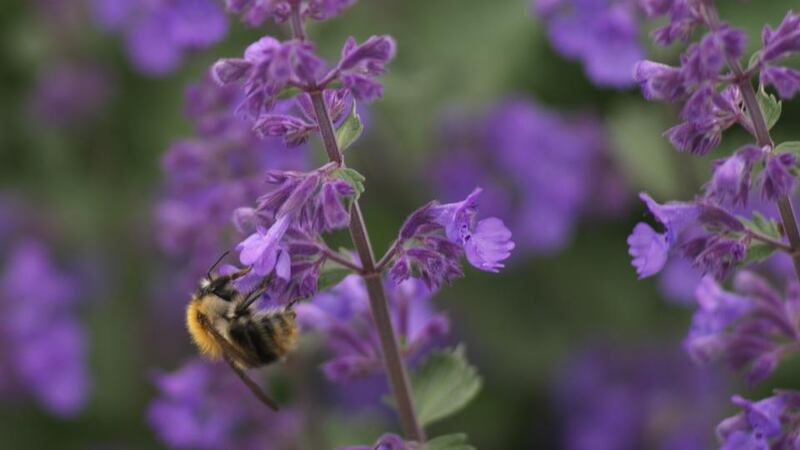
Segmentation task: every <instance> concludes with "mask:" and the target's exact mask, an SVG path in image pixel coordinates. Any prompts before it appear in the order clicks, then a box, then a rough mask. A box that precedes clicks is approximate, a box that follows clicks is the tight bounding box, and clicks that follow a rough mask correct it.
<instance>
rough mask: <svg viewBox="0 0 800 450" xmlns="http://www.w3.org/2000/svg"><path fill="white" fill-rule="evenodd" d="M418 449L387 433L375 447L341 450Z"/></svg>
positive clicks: (350, 447)
mask: <svg viewBox="0 0 800 450" xmlns="http://www.w3.org/2000/svg"><path fill="white" fill-rule="evenodd" d="M418 448H419V446H417V445H413V444H410V443H407V442H406V441H404V440H403V438H401V437H400V436H398V435H396V434H394V433H386V434H384V435H383V436H381V437H380V438H379V439H378V440H377V441H376V442H375V445H372V446H369V445H352V446H348V447H342V448H340V449H339V450H417V449H418Z"/></svg>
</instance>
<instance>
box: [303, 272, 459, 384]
mask: <svg viewBox="0 0 800 450" xmlns="http://www.w3.org/2000/svg"><path fill="white" fill-rule="evenodd" d="M385 286H386V289H387V293H388V296H389V306H390V309H391V315H392V323H393V324H394V326H395V331H396V333H397V336H398V339H399V341H400V342H401V351H402V354H403V357H404V358H405V359H406V360H409V361H411V360H414V359H416V358H418V357H419V356H420V355H422V354H423V353H425V352H426V351H427V350H429V349H430V348H431V346H432V345H433V344H435V343H436V342H437V340H439V339H441V338H442V337H444V336H445V335H446V334H447V333H448V331H449V321H448V319H447V316H446V315H445V314H443V313H436V312H435V311H434V310H433V309H432V307H431V305H430V299H431V296H432V295H433V292H432V291H431V290H430V289H428V288H427V287H426V286H425V284H424V283H422V282H421V281H419V280H416V279H412V280H407V281H404V282H402V283H400V284H399V285H395V284H394V283H388V282H387V283H385ZM295 308H296V310H297V316H298V321H299V322H300V324H301V326H302V327H303V328H304V329H306V330H312V331H317V332H320V333H323V334H324V335H325V338H326V339H325V342H326V344H327V346H328V348H329V350H330V351H331V353H332V354H333V357H332V358H331V359H329V360H328V361H326V362H325V363H324V364H323V365H322V370H323V372H324V373H325V376H326V377H327V378H328V379H329V380H331V381H334V382H348V381H351V380H353V379H356V378H361V377H364V376H366V375H370V374H374V373H378V372H380V371H381V370H382V369H383V362H382V359H381V353H380V343H379V341H378V335H377V332H376V330H375V329H374V323H373V321H372V316H371V312H370V309H369V301H368V298H367V292H366V288H365V286H364V281H363V280H362V279H361V278H360V277H358V276H356V275H349V276H347V277H345V279H344V280H342V282H340V283H339V284H338V285H336V286H334V287H333V288H332V289H331V290H329V291H326V292H321V293H319V294H317V295H316V297H314V299H313V300H312V301H311V302H305V303H301V304H299V305H297V306H296V307H295Z"/></svg>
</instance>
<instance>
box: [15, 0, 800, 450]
mask: <svg viewBox="0 0 800 450" xmlns="http://www.w3.org/2000/svg"><path fill="white" fill-rule="evenodd" d="M721 3H724V4H723V5H721V9H722V16H723V17H726V18H728V19H729V20H730V21H731V22H733V23H734V24H735V25H738V26H742V27H745V28H747V29H748V30H749V31H750V35H751V36H757V35H758V33H759V30H760V27H761V25H762V24H763V23H765V22H770V23H776V22H777V21H779V20H780V18H782V16H783V15H784V13H785V11H786V10H788V9H789V8H790V7H792V6H796V5H795V4H794V2H793V1H789V0H785V1H777V0H776V1H770V2H747V3H741V2H721ZM38 8H39V7H37V5H36V2H21V1H10V2H8V1H7V2H2V3H0V37H2V39H0V60H1V61H2V64H0V80H2V82H1V83H0V99H1V100H0V149H1V151H0V155H1V158H2V160H0V179H2V190H3V192H11V193H16V194H19V195H21V196H23V197H24V198H25V199H26V200H28V201H29V202H31V204H32V205H34V207H35V209H36V210H37V211H38V212H39V213H41V214H44V215H45V216H46V217H47V220H48V222H49V224H50V225H51V226H52V227H53V228H54V229H57V230H58V233H57V234H58V235H59V236H60V237H61V238H62V240H63V243H64V244H63V245H61V246H60V247H59V251H60V252H64V253H67V254H70V255H75V257H76V258H78V259H80V258H87V259H91V260H92V261H94V262H96V263H97V267H99V270H98V273H97V278H98V279H100V281H101V283H100V284H99V286H100V288H98V289H95V290H94V291H93V293H92V295H91V298H88V299H87V300H86V301H85V302H84V303H83V305H82V309H81V317H82V319H83V321H84V323H85V324H86V326H87V329H88V333H89V336H90V350H89V351H90V368H91V373H92V378H93V385H94V387H93V390H92V395H91V399H90V402H89V405H88V407H87V409H86V410H85V411H84V413H83V414H81V415H80V416H78V417H77V418H75V419H70V420H58V419H55V418H52V417H50V416H48V415H47V414H45V413H43V412H41V411H40V410H39V409H37V408H36V407H35V406H34V405H33V404H31V403H25V402H5V403H2V404H0V436H2V439H3V444H0V446H2V447H3V448H8V449H23V448H24V449H28V448H32V449H38V448H59V449H61V448H63V449H73V448H75V449H99V448H121V449H139V448H160V446H161V444H160V443H159V442H158V441H157V440H156V438H155V435H154V433H153V432H152V431H151V430H150V429H149V427H148V426H147V424H146V422H145V416H144V411H145V408H146V406H147V404H148V402H149V401H150V399H151V398H152V396H153V395H154V388H153V386H152V384H151V382H150V381H149V379H148V374H149V373H150V371H151V370H152V369H153V368H155V367H163V368H170V369H171V368H174V367H177V366H178V364H179V363H180V361H176V360H175V353H174V352H173V353H172V354H169V353H170V352H163V351H160V350H159V349H158V347H159V337H160V336H158V335H153V334H152V330H153V328H152V325H151V324H150V321H151V320H152V317H153V314H154V313H153V304H154V302H153V300H152V297H153V292H155V291H157V290H158V286H157V284H158V283H168V282H169V279H164V277H162V276H159V272H161V271H163V270H165V268H166V267H167V266H168V263H167V262H166V261H164V258H163V256H162V255H161V254H160V252H159V251H158V250H157V249H156V247H155V245H154V243H153V233H154V231H153V226H152V218H153V212H152V208H153V204H154V201H155V200H156V199H157V198H158V195H159V192H160V186H161V184H162V174H161V172H160V169H159V158H160V157H161V155H162V154H163V153H164V151H165V150H166V148H167V147H168V146H169V144H170V142H171V141H172V140H174V139H176V138H178V137H182V136H188V135H190V133H191V129H190V126H189V123H188V122H187V120H186V119H185V118H184V116H183V112H182V111H183V105H182V102H183V92H184V86H185V84H186V83H187V82H189V81H193V80H197V79H199V78H201V77H202V75H203V74H204V73H205V71H206V70H207V68H208V67H209V65H210V64H211V63H212V62H213V61H215V60H216V59H217V58H219V57H223V56H232V55H234V56H235V55H239V54H241V51H242V49H243V48H244V47H245V46H246V45H247V44H248V43H250V42H251V41H253V40H255V39H256V38H257V37H259V35H260V32H259V31H256V30H250V29H245V28H244V27H242V26H241V25H240V24H239V23H237V22H236V21H235V20H233V19H232V20H231V29H230V32H229V36H228V38H227V39H226V40H225V41H224V42H223V43H221V44H220V45H217V46H215V47H213V48H211V49H209V50H207V51H203V52H198V53H195V54H192V55H190V56H189V57H188V58H187V61H186V63H185V64H184V65H183V66H182V67H181V68H180V70H179V71H177V72H176V73H174V74H171V75H169V76H166V77H161V78H154V77H146V76H142V75H140V74H138V73H137V72H136V71H134V70H133V69H132V68H131V66H130V65H129V63H128V61H127V59H126V56H125V54H124V52H123V50H122V48H121V45H120V40H119V38H118V36H114V35H107V34H104V33H102V32H101V31H99V30H98V29H97V28H96V27H94V26H92V25H91V23H88V24H87V25H86V26H85V27H83V28H81V29H80V33H79V35H78V36H77V37H75V39H74V40H73V42H72V43H71V44H70V45H69V46H64V45H61V44H62V42H60V39H59V36H58V33H55V32H53V30H52V29H51V25H50V24H49V23H48V22H47V21H46V20H43V19H42V17H41V12H40V9H38ZM266 31H267V32H268V33H275V34H280V33H283V32H284V30H279V29H278V28H277V27H275V26H274V25H270V26H268V27H267V30H266ZM309 31H310V34H311V36H312V38H313V39H315V40H316V41H317V42H318V43H319V52H320V54H322V55H325V56H327V57H329V58H331V59H333V58H335V57H336V56H337V55H338V49H339V47H340V45H341V42H343V40H344V39H345V38H346V37H347V36H349V35H354V36H356V38H357V39H358V40H359V41H361V40H363V39H365V38H366V37H368V36H369V35H371V34H383V33H388V34H391V35H393V36H394V37H395V38H396V39H397V41H398V54H397V58H396V60H395V61H394V62H393V63H392V64H391V66H390V73H389V74H388V75H387V76H386V77H385V95H384V98H383V100H381V101H379V102H376V103H375V104H374V105H373V106H371V107H370V109H369V116H368V131H367V135H366V136H365V138H364V139H362V140H361V141H359V142H358V143H357V144H356V146H355V147H354V148H353V149H352V150H351V152H350V155H349V159H348V163H349V164H350V165H351V166H353V167H356V168H358V169H359V170H360V171H361V172H362V173H363V174H364V175H365V176H366V177H367V180H368V185H367V186H368V189H367V193H366V194H365V196H364V197H363V209H364V211H365V215H366V220H367V222H368V225H369V229H370V232H371V234H372V238H373V241H374V246H375V247H376V249H378V251H379V252H380V251H381V250H382V249H385V248H386V246H387V245H388V243H389V242H390V241H391V239H392V238H393V237H394V235H395V233H396V230H397V228H398V226H399V225H400V224H401V222H402V220H403V219H404V217H405V215H406V214H407V213H408V212H410V211H411V210H413V209H414V208H415V207H416V206H417V205H419V204H422V203H423V202H425V201H427V200H428V199H430V198H431V197H432V196H433V195H434V194H433V193H432V191H431V190H428V189H426V188H425V186H426V183H425V182H421V180H422V178H423V176H422V175H421V174H423V173H424V171H425V167H426V164H427V163H428V162H429V161H430V160H431V158H432V157H433V156H434V155H435V152H436V151H437V149H438V148H439V144H438V143H437V136H438V133H439V130H438V129H437V124H438V123H439V122H438V120H439V118H440V115H441V113H442V112H443V111H444V110H446V109H447V108H454V107H457V108H463V109H465V110H467V111H473V112H480V111H482V110H483V109H485V108H486V107H488V106H489V105H491V104H492V103H493V102H495V101H497V100H498V99H502V98H505V97H508V96H521V97H523V98H527V99H530V100H532V101H536V102H539V103H541V104H544V105H547V106H549V107H552V108H555V109H558V110H563V111H591V112H594V113H596V114H597V115H599V116H600V117H601V118H602V119H603V120H604V121H605V123H606V125H607V126H608V133H609V136H610V139H611V142H612V149H611V150H612V155H613V158H614V160H615V162H616V164H618V166H619V167H621V168H622V169H623V172H624V176H625V177H626V179H627V181H628V182H629V184H630V185H631V187H632V193H631V196H632V197H633V196H634V195H635V192H638V191H639V190H647V191H649V192H651V193H653V195H654V196H655V197H656V198H659V199H668V198H683V199H686V198H691V196H692V195H694V193H695V192H697V190H698V187H699V186H700V184H701V183H702V181H703V180H705V179H706V178H707V174H708V164H709V162H710V159H711V158H701V159H698V158H689V157H688V156H686V155H682V154H678V153H676V152H674V151H672V150H671V149H670V148H669V145H668V143H667V142H666V141H665V140H664V139H663V138H662V137H661V136H660V134H661V132H663V130H665V129H667V128H668V127H670V126H671V125H672V124H673V122H674V117H675V116H676V110H675V109H674V108H670V107H669V106H665V105H662V104H647V103H646V102H644V101H643V100H642V99H641V98H640V95H639V93H638V92H637V91H636V90H633V89H632V90H629V91H623V92H620V91H614V90H609V89H598V88H595V87H594V86H592V84H591V83H590V82H589V81H587V79H586V78H585V76H584V74H583V71H582V69H581V67H580V65H579V64H577V63H574V62H569V61H565V60H564V59H562V58H561V57H559V56H558V55H557V54H556V53H555V52H554V51H553V50H552V48H551V47H550V45H549V43H548V41H547V39H546V36H545V34H544V32H543V31H542V29H541V28H540V25H539V24H538V23H537V21H536V19H535V18H533V17H532V15H531V13H530V5H529V4H528V2H526V1H520V0H503V1H492V2H486V1H480V0H438V1H435V2H431V1H424V0H408V1H388V0H376V1H361V2H360V4H358V5H357V6H356V7H354V8H351V9H350V10H348V11H347V12H346V13H345V14H343V16H342V17H340V18H339V19H337V20H333V21H330V22H326V23H322V24H314V25H312V26H311V27H310V30H309ZM73 37H74V36H73ZM755 44H756V42H755V40H754V39H751V43H750V50H753V49H754V48H755ZM65 47H69V48H65ZM651 50H652V53H651V54H656V55H658V57H659V58H665V59H668V60H672V61H675V59H676V54H677V53H676V49H668V50H663V49H662V50H655V49H651ZM64 52H69V54H71V55H73V56H74V57H75V58H77V59H82V58H83V59H87V60H91V61H94V62H98V63H102V64H103V65H105V66H106V67H108V68H109V72H110V74H111V79H112V86H113V87H112V89H111V92H110V98H109V102H108V104H107V105H106V106H105V108H104V109H103V111H102V113H101V114H99V115H98V116H97V117H96V118H95V119H94V120H92V121H91V122H90V123H86V124H80V125H76V126H68V127H56V126H51V124H48V123H44V122H42V121H41V120H35V119H32V118H31V115H30V114H29V113H28V107H27V105H28V103H29V101H30V98H31V96H32V93H33V92H34V89H35V85H36V81H37V79H39V77H41V76H42V74H43V73H45V72H46V71H47V70H48V68H49V67H50V64H51V63H52V62H53V61H55V60H58V59H59V58H62V57H64ZM798 119H800V107H798V106H797V105H796V104H793V103H787V104H785V105H784V115H783V120H782V122H781V124H782V125H779V127H778V128H777V130H776V136H777V138H778V140H781V139H783V138H789V137H793V138H795V139H797V137H798V136H797V130H796V129H795V127H793V126H792V124H794V123H797V121H798ZM745 139H746V136H744V134H743V133H741V132H738V131H736V132H731V133H730V138H726V140H725V141H724V143H723V148H722V151H721V152H719V153H716V154H717V155H721V154H724V153H725V152H728V151H730V150H732V149H734V148H736V146H737V145H738V144H740V143H742V142H744V140H745ZM312 148H313V150H314V151H315V152H316V154H317V155H318V156H319V157H321V156H322V153H321V150H320V149H319V147H318V143H317V142H313V144H312ZM642 214H643V212H642V208H641V207H640V206H639V205H638V204H637V203H635V202H634V203H633V206H632V208H631V210H630V212H629V214H628V215H627V216H626V217H624V218H622V219H619V220H615V221H602V222H601V221H596V222H583V223H581V224H580V225H579V227H578V231H577V233H576V235H575V237H574V239H573V240H572V242H571V243H570V244H569V245H568V247H567V248H566V249H565V250H564V251H562V252H560V253H558V254H556V255H552V256H547V257H532V256H522V257H516V258H515V259H513V260H512V262H511V263H509V265H508V266H509V268H508V269H507V270H505V271H503V272H502V273H501V274H499V275H495V274H486V273H482V272H478V271H476V270H469V271H468V275H467V277H465V278H464V279H461V280H458V281H457V282H456V283H455V284H454V285H453V286H452V287H449V288H445V289H443V290H442V292H441V293H440V294H439V295H438V297H437V299H436V305H437V307H438V308H440V309H446V310H448V311H449V313H450V316H451V319H452V324H453V327H454V332H453V335H454V336H458V337H459V338H461V339H462V340H463V341H464V342H465V343H466V346H467V349H468V354H469V356H470V360H471V361H472V362H473V363H474V364H475V365H476V366H477V367H478V368H479V370H480V372H481V373H482V374H483V376H484V387H483V390H482V392H481V394H480V395H479V397H478V399H477V400H476V401H475V402H474V403H473V404H471V405H470V406H469V407H468V408H467V409H466V410H464V411H463V412H461V413H460V414H458V415H456V416H454V417H452V418H450V419H448V420H445V421H443V422H441V423H438V424H436V425H435V426H434V427H433V428H432V429H431V430H430V433H429V434H430V435H432V436H435V435H438V434H444V433H448V432H454V431H462V430H463V431H466V432H468V433H469V435H470V441H471V442H472V443H473V444H474V445H476V446H477V447H478V448H482V449H521V448H535V449H539V448H541V449H550V448H558V442H560V438H559V424H558V422H557V417H556V415H554V413H553V405H552V397H551V386H552V381H553V377H554V376H555V375H554V374H555V373H556V372H555V370H556V369H557V368H558V367H559V364H560V363H561V362H562V361H563V360H564V359H565V358H567V357H568V355H570V354H571V353H572V352H574V351H575V350H576V349H580V348H583V347H584V346H585V345H586V344H587V343H591V342H594V341H601V340H610V341H612V342H622V343H631V344H637V343H643V342H644V343H649V342H653V343H655V342H667V344H666V345H672V346H674V347H677V346H678V345H679V340H680V339H681V337H682V336H683V334H684V333H685V331H686V329H687V327H688V322H689V316H690V313H689V312H688V311H687V310H686V309H683V308H680V307H676V306H675V305H670V304H667V303H665V302H664V301H663V299H661V298H660V296H659V294H658V293H657V290H656V287H655V282H654V281H652V280H647V281H643V282H640V281H637V280H636V275H635V272H634V270H633V268H632V267H631V266H630V263H629V257H628V255H627V247H626V244H625V238H626V236H627V235H628V233H629V232H630V230H631V229H632V227H633V225H634V224H635V223H636V222H637V221H638V220H640V219H641V218H642ZM175 301H176V302H183V301H184V299H175ZM176 335H178V336H181V334H176ZM173 336H175V335H170V336H169V339H174V337H173ZM184 339H186V338H184ZM186 340H187V342H185V343H180V344H179V345H178V347H179V348H182V349H188V339H186ZM184 354H188V353H184ZM796 374H797V371H796V370H794V369H793V368H791V367H783V368H781V369H780V370H779V373H778V375H777V376H776V377H774V378H773V379H772V380H771V381H769V382H768V383H766V385H764V386H761V387H760V388H759V391H757V393H763V392H767V391H768V390H769V389H770V388H771V387H772V386H773V385H775V386H784V387H790V386H791V380H792V379H793V376H794V375H796ZM313 382H315V383H324V380H322V379H321V377H318V379H317V378H315V379H314V380H313ZM745 392H749V391H745ZM753 395H755V394H753ZM325 428H326V429H330V430H332V431H330V435H340V437H339V438H337V439H341V440H343V441H344V442H337V443H339V444H342V443H348V442H349V443H354V442H358V441H357V440H356V441H352V439H355V438H356V437H355V436H357V435H358V430H359V428H360V427H358V426H354V425H352V424H343V423H340V422H338V421H336V420H334V419H331V421H330V422H329V423H327V424H326V425H325ZM374 432H375V431H374V429H373V428H370V427H365V433H366V434H365V437H364V438H363V439H362V441H361V442H368V441H369V440H370V439H372V438H374V436H375V434H374ZM709 432H710V430H709Z"/></svg>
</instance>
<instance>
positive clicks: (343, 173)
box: [333, 167, 366, 197]
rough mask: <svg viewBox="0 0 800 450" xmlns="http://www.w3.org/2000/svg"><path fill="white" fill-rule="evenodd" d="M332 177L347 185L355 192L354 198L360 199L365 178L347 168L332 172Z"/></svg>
mask: <svg viewBox="0 0 800 450" xmlns="http://www.w3.org/2000/svg"><path fill="white" fill-rule="evenodd" d="M333 175H334V176H337V177H339V178H341V179H343V180H344V181H346V182H347V183H349V184H350V186H352V187H353V189H355V190H356V197H360V196H361V194H363V193H364V181H365V180H366V178H364V175H361V174H360V173H358V171H357V170H355V169H351V168H349V167H340V168H338V169H336V170H334V171H333Z"/></svg>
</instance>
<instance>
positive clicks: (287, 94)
mask: <svg viewBox="0 0 800 450" xmlns="http://www.w3.org/2000/svg"><path fill="white" fill-rule="evenodd" d="M302 92H303V91H302V90H301V89H300V88H298V87H295V86H286V87H285V88H283V89H281V91H280V92H278V98H279V99H281V100H284V99H287V98H291V97H294V96H296V95H298V94H301V93H302Z"/></svg>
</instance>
